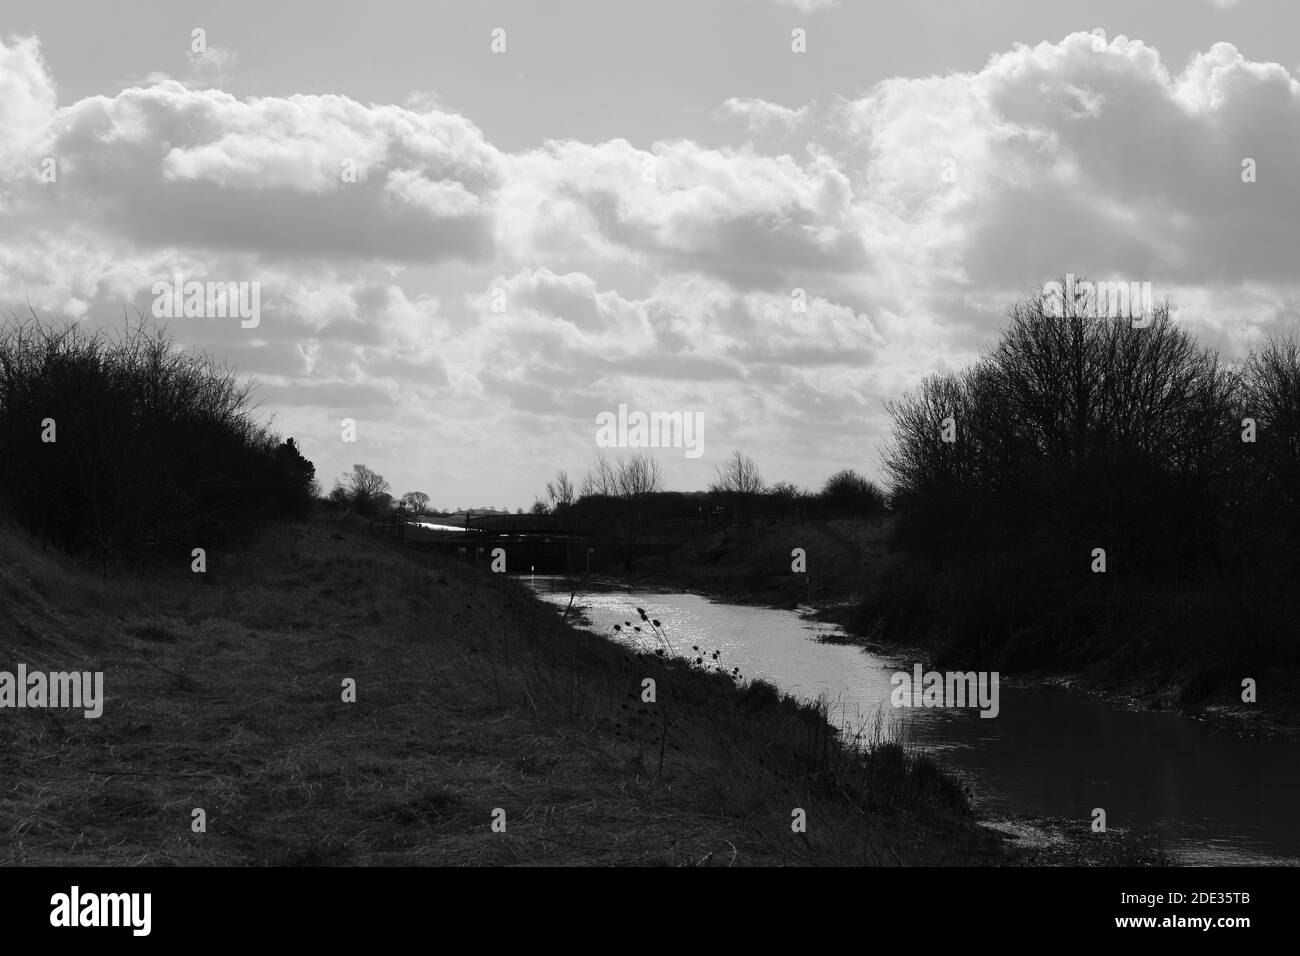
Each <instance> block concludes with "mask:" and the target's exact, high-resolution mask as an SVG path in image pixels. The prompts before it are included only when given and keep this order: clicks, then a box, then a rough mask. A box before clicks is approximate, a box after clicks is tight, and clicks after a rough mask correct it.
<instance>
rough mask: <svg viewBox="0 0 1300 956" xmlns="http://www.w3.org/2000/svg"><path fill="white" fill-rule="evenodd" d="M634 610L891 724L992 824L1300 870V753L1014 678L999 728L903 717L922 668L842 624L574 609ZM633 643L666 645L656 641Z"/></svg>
mask: <svg viewBox="0 0 1300 956" xmlns="http://www.w3.org/2000/svg"><path fill="white" fill-rule="evenodd" d="M523 580H524V581H525V582H527V581H528V580H529V578H528V577H527V576H525V577H524V578H523ZM533 586H534V587H535V588H536V589H537V590H538V592H539V594H540V595H541V596H542V597H543V598H545V599H546V600H548V601H551V602H553V603H556V604H558V605H561V606H564V605H567V604H568V603H569V596H570V590H569V587H570V585H569V583H568V582H567V580H566V579H564V578H561V577H551V576H542V575H538V576H537V577H536V579H535V581H534V582H533ZM638 606H639V607H644V608H645V610H646V612H647V614H648V615H649V616H650V617H651V618H658V619H659V621H660V623H661V624H662V625H663V627H664V630H665V632H666V633H667V636H668V640H669V641H670V642H671V643H672V646H673V649H674V650H675V651H676V652H677V653H679V654H681V653H691V654H692V655H694V652H693V651H691V647H692V645H698V646H699V647H700V649H701V652H702V653H703V655H704V656H705V657H706V658H707V657H708V655H710V654H712V652H713V651H714V650H715V649H717V650H719V651H721V654H720V663H721V664H722V665H723V668H724V669H725V670H730V669H731V668H733V667H739V668H740V671H741V674H742V676H744V677H745V678H763V679H765V680H767V681H770V682H771V683H773V684H775V685H776V686H777V687H779V688H781V689H782V690H783V691H785V692H787V693H790V694H793V695H795V696H797V697H801V698H805V699H809V700H812V699H816V698H818V697H825V698H826V700H827V701H828V703H829V704H830V709H831V716H832V719H834V720H835V721H836V723H838V724H839V725H840V726H842V727H845V728H846V729H847V730H849V731H850V732H852V731H854V730H857V729H860V728H863V727H869V726H870V725H871V723H872V722H873V721H874V720H875V719H876V718H877V715H878V714H883V715H884V716H885V719H886V720H887V722H888V724H889V725H890V726H891V727H892V728H893V732H894V733H895V735H896V736H897V737H898V738H900V739H902V740H904V741H905V742H907V743H910V744H913V745H915V746H918V747H921V748H923V749H925V750H926V751H928V752H930V753H933V754H935V756H937V757H939V758H940V759H941V760H942V761H943V762H944V764H945V765H946V766H947V767H948V768H950V769H952V770H955V771H957V772H959V773H961V774H963V775H965V776H966V777H968V779H969V780H970V781H971V783H972V785H973V787H974V789H975V793H976V797H977V801H978V803H979V805H980V807H981V808H982V809H983V810H984V811H985V812H988V813H991V814H1011V813H1030V814H1046V815H1051V816H1060V817H1073V818H1076V819H1085V820H1086V819H1090V818H1091V813H1092V809H1093V808H1094V807H1104V808H1105V809H1106V813H1107V821H1108V824H1109V826H1110V827H1111V828H1112V829H1118V828H1128V827H1135V828H1138V829H1143V830H1155V831H1156V832H1158V833H1159V834H1160V835H1161V837H1162V838H1163V839H1164V841H1165V846H1166V848H1167V849H1168V850H1169V852H1170V853H1171V855H1172V856H1174V857H1175V858H1176V859H1177V860H1178V861H1179V862H1184V863H1189V864H1216V865H1224V864H1233V863H1253V864H1261V863H1277V864H1283V863H1291V864H1294V863H1297V862H1300V859H1298V858H1300V744H1298V743H1294V742H1290V741H1280V740H1279V741H1274V740H1252V739H1247V738H1242V737H1238V736H1235V735H1233V734H1229V733H1226V732H1223V731H1218V730H1214V729H1212V728H1209V727H1207V726H1205V725H1203V724H1199V723H1197V722H1195V721H1192V720H1188V719H1185V718H1180V717H1177V716H1176V715H1172V714H1160V713H1146V712H1140V711H1131V710H1126V709H1124V708H1122V707H1118V706H1114V705H1110V704H1105V703H1100V702H1096V701H1092V700H1089V699H1087V698H1084V697H1081V696H1078V695H1074V694H1070V693H1068V692H1066V691H1063V690H1059V689H1051V688H1038V687H1015V686H1007V685H1006V683H1005V679H1006V678H1007V677H1009V676H1013V675H1003V677H1004V683H1003V684H1002V685H1001V688H1000V695H999V696H1000V710H999V713H998V716H997V717H996V718H994V719H985V718H981V717H980V716H979V711H978V710H976V709H966V710H961V709H956V708H952V709H943V708H934V709H925V708H915V709H914V708H894V707H893V706H892V705H891V704H890V692H891V690H893V685H892V684H891V683H890V678H891V677H892V676H893V674H894V673H896V672H897V671H909V672H910V671H911V669H912V665H913V664H914V663H916V661H913V660H903V659H901V658H899V659H890V658H886V657H881V656H878V655H876V654H871V653H867V652H865V651H863V650H862V649H860V648H858V647H853V646H849V645H844V644H834V643H825V642H824V641H822V640H820V638H823V637H826V636H828V635H835V634H837V633H838V629H837V628H836V627H834V626H832V625H826V624H819V623H816V622H812V621H807V620H804V619H802V618H800V617H799V615H798V614H796V613H795V612H792V611H781V610H771V609H767V608H756V607H744V606H739V605H728V604H715V603H713V602H710V601H708V600H707V599H705V598H703V597H701V596H699V595H697V594H688V593H660V594H655V593H637V594H629V593H627V592H625V591H622V590H607V591H593V590H588V591H585V592H583V593H580V594H579V595H578V597H577V599H576V600H575V602H574V607H575V609H578V608H580V609H581V612H582V614H583V615H584V616H585V617H586V618H587V619H589V621H590V628H591V629H592V630H593V631H595V632H597V633H600V634H604V635H608V636H610V637H612V638H615V639H617V635H615V634H614V631H613V626H614V625H615V624H622V623H623V622H625V621H627V622H631V623H632V624H633V625H637V624H640V623H641V622H640V619H639V617H638V615H637V612H636V608H637V607H638ZM631 640H633V641H635V642H636V643H638V644H639V645H640V646H641V647H643V648H646V649H648V650H653V649H654V648H655V647H656V646H661V645H659V644H658V643H657V641H656V639H655V638H654V637H652V636H650V635H649V634H648V633H645V632H643V633H642V634H641V635H637V634H636V633H635V632H633V633H632V638H631ZM922 663H925V662H922Z"/></svg>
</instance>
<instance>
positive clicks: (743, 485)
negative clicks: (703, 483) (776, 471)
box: [709, 449, 764, 495]
mask: <svg viewBox="0 0 1300 956" xmlns="http://www.w3.org/2000/svg"><path fill="white" fill-rule="evenodd" d="M717 472H718V477H717V479H716V480H715V481H714V482H713V484H712V485H710V486H709V490H710V491H714V492H736V493H739V494H742V495H756V494H760V493H761V492H762V491H763V488H764V485H763V476H762V475H760V474H759V472H758V465H756V464H755V463H754V459H752V458H750V457H749V456H748V455H745V454H743V453H742V452H741V451H740V450H739V449H737V450H735V451H733V452H732V453H731V457H730V458H728V459H727V463H726V464H725V465H719V466H718V467H717Z"/></svg>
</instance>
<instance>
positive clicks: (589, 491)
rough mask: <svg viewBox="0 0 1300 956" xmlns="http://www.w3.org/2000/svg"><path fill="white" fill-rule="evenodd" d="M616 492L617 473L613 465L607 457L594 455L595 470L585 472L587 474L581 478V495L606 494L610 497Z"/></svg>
mask: <svg viewBox="0 0 1300 956" xmlns="http://www.w3.org/2000/svg"><path fill="white" fill-rule="evenodd" d="M617 494H618V475H617V473H616V471H615V470H614V466H613V465H611V464H610V463H609V459H608V458H606V457H605V456H604V455H603V454H599V455H597V456H596V467H595V470H594V471H589V472H587V476H586V477H585V478H583V479H582V495H583V497H588V496H590V495H607V496H609V497H611V498H612V497H614V496H615V495H617Z"/></svg>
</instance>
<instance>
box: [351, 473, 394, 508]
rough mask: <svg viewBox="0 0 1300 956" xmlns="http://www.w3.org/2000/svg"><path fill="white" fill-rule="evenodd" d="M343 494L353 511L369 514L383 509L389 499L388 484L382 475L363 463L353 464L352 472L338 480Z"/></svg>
mask: <svg viewBox="0 0 1300 956" xmlns="http://www.w3.org/2000/svg"><path fill="white" fill-rule="evenodd" d="M340 484H341V485H342V488H343V494H344V496H345V497H346V499H347V501H348V503H349V504H350V505H351V506H352V509H353V510H354V511H357V512H360V513H362V514H371V513H374V512H376V511H381V510H383V508H384V506H385V504H386V502H388V501H391V500H392V499H391V497H390V496H389V494H388V490H389V485H388V482H387V481H385V480H384V476H383V475H380V474H377V473H376V472H374V471H372V470H370V469H369V468H367V467H366V466H365V465H353V466H352V474H350V475H345V476H344V477H343V480H342V481H341V482H340Z"/></svg>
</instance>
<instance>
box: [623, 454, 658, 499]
mask: <svg viewBox="0 0 1300 956" xmlns="http://www.w3.org/2000/svg"><path fill="white" fill-rule="evenodd" d="M615 488H616V489H617V491H618V494H619V496H620V497H622V498H624V499H627V500H629V501H632V500H635V499H638V498H643V497H645V496H646V495H650V494H654V493H655V492H658V491H662V490H663V479H662V476H661V474H660V471H659V462H658V461H657V460H655V459H654V458H651V457H650V456H649V455H643V454H641V453H640V452H638V453H637V454H635V455H633V456H632V457H631V459H629V460H628V461H626V462H625V461H623V459H622V458H620V459H619V460H618V469H617V473H616V479H615Z"/></svg>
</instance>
